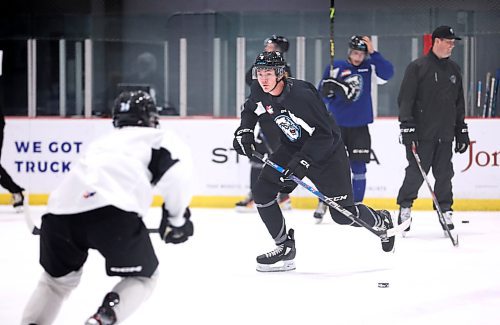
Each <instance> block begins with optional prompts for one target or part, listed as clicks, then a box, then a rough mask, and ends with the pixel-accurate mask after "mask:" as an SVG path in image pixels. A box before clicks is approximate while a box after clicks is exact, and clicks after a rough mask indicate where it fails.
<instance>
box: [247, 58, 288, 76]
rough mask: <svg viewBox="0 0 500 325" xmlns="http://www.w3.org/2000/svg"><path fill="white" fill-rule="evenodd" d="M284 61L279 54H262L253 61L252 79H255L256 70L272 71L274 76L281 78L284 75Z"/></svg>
mask: <svg viewBox="0 0 500 325" xmlns="http://www.w3.org/2000/svg"><path fill="white" fill-rule="evenodd" d="M285 66H286V61H285V58H284V57H283V55H282V54H281V52H279V51H276V52H262V53H260V54H259V55H258V56H257V58H256V59H255V63H254V64H253V67H252V77H253V79H257V70H259V69H274V71H275V72H276V76H277V77H278V78H281V77H283V76H284V75H285Z"/></svg>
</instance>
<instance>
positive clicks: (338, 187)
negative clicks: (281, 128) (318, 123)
mask: <svg viewBox="0 0 500 325" xmlns="http://www.w3.org/2000/svg"><path fill="white" fill-rule="evenodd" d="M295 152H296V150H290V148H289V147H287V146H285V145H282V146H280V147H279V148H278V150H277V151H276V152H274V153H273V154H272V155H271V157H270V159H271V160H272V161H273V162H275V163H277V164H278V165H280V166H282V167H286V165H287V164H288V162H289V161H290V160H291V159H292V157H293V155H294V154H295ZM282 176H283V175H282V174H281V173H279V172H277V171H276V170H275V169H274V168H272V167H270V166H267V165H266V166H265V167H264V169H263V170H262V172H261V174H260V176H259V177H261V178H263V179H265V180H266V181H268V182H270V183H271V184H268V185H267V187H271V186H273V187H274V186H279V185H280V184H283V183H282V182H281V181H280V177H282ZM307 178H309V179H310V180H311V182H312V183H313V184H314V185H315V187H316V188H317V189H318V190H319V191H320V192H321V193H322V194H323V195H325V196H326V197H330V198H333V199H334V200H335V202H337V203H338V204H340V205H341V206H344V207H346V206H352V205H354V198H353V194H352V184H351V169H350V165H349V159H347V155H346V152H345V150H344V148H343V146H342V145H339V146H338V147H337V149H336V150H335V151H334V152H332V154H331V155H330V156H329V157H328V158H327V159H326V160H325V161H324V162H322V163H321V164H320V165H318V164H314V163H313V164H312V165H311V167H310V168H309V170H308V171H307ZM278 189H279V188H276V189H275V190H274V192H277V191H278ZM272 194H274V193H272ZM270 198H272V195H270Z"/></svg>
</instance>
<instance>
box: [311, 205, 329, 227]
mask: <svg viewBox="0 0 500 325" xmlns="http://www.w3.org/2000/svg"><path fill="white" fill-rule="evenodd" d="M327 209H328V206H327V205H326V204H325V202H323V201H319V203H318V206H317V207H316V210H314V214H313V217H314V219H315V220H316V223H321V221H322V220H323V217H324V216H325V214H326V210H327Z"/></svg>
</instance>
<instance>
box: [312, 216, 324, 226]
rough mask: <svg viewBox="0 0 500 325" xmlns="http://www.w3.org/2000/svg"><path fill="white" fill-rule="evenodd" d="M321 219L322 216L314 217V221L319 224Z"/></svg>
mask: <svg viewBox="0 0 500 325" xmlns="http://www.w3.org/2000/svg"><path fill="white" fill-rule="evenodd" d="M322 221H323V218H317V217H314V222H315V223H316V224H317V225H319V224H320V223H321V222H322Z"/></svg>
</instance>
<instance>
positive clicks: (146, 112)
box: [113, 90, 159, 128]
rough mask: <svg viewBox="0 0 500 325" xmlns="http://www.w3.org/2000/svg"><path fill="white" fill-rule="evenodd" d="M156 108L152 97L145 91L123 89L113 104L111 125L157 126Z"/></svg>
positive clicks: (117, 126) (118, 126)
mask: <svg viewBox="0 0 500 325" xmlns="http://www.w3.org/2000/svg"><path fill="white" fill-rule="evenodd" d="M158 118H159V115H158V110H157V108H156V105H155V102H154V100H153V98H152V97H151V96H150V95H149V94H148V93H147V92H145V91H142V90H138V91H124V92H122V93H121V94H120V95H118V97H117V98H116V100H115V103H114V105H113V126H114V127H116V128H121V127H123V126H147V127H153V128H155V127H157V126H158Z"/></svg>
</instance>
